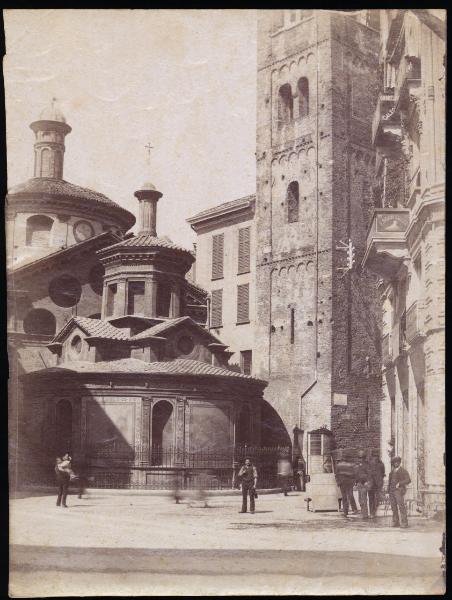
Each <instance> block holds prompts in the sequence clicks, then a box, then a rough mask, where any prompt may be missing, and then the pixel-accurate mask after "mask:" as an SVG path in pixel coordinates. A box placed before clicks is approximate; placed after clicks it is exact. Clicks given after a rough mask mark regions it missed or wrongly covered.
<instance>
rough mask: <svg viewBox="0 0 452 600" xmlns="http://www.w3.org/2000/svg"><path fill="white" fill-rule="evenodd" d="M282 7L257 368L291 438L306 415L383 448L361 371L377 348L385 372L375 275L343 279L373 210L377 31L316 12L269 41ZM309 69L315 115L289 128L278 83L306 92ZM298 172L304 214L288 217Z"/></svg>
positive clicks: (261, 115) (260, 194) (269, 111)
mask: <svg viewBox="0 0 452 600" xmlns="http://www.w3.org/2000/svg"><path fill="white" fill-rule="evenodd" d="M275 12H276V11H269V12H268V13H266V14H264V15H261V16H260V24H259V27H258V31H259V43H258V69H259V70H258V108H257V110H258V114H257V203H256V229H257V242H258V243H257V257H256V258H257V269H256V272H257V275H256V279H257V290H256V296H257V326H256V342H255V346H256V347H258V348H260V350H261V352H260V356H259V362H258V364H257V365H256V367H257V369H258V372H257V375H258V376H261V377H264V378H266V379H268V380H269V386H268V388H267V390H266V392H265V398H266V399H267V400H268V401H269V402H270V404H271V405H272V406H274V408H275V409H276V410H277V411H278V413H279V414H280V416H281V418H282V419H283V421H284V424H285V426H286V428H287V430H288V432H289V434H291V433H292V430H293V427H294V426H296V425H298V424H299V416H300V412H301V427H302V429H304V430H305V431H308V430H310V429H314V428H317V427H320V426H322V425H326V426H327V427H332V429H333V431H335V432H337V435H336V442H337V443H338V444H340V445H347V444H350V443H351V442H352V441H356V440H357V439H359V440H360V441H362V442H363V443H365V445H366V446H367V445H369V443H371V444H372V445H374V446H377V445H378V441H379V394H380V392H379V385H378V382H376V381H374V379H375V377H373V378H372V377H371V378H370V379H369V378H364V377H363V376H362V374H363V367H364V365H365V364H367V363H366V360H365V359H366V356H369V360H370V365H371V368H372V370H373V372H374V373H375V372H379V367H378V365H379V320H378V312H377V311H376V309H375V303H374V296H375V293H376V287H375V280H374V279H373V278H372V277H370V276H368V275H365V274H362V273H360V272H358V271H355V272H354V273H353V274H352V275H349V276H346V277H344V278H341V275H342V273H341V272H339V271H337V268H338V267H342V266H345V261H346V256H345V253H343V252H339V251H337V250H336V245H337V243H338V242H339V241H340V240H344V241H345V240H347V238H348V237H351V238H352V239H353V242H354V244H355V245H356V246H357V249H358V251H357V254H358V256H357V259H358V260H357V263H359V262H360V259H361V257H362V254H363V250H364V245H365V236H366V229H367V226H368V221H369V217H370V213H371V210H372V198H371V189H372V179H373V169H374V167H373V164H374V156H373V151H372V148H371V140H370V125H371V118H372V113H373V108H374V105H375V102H376V95H375V93H374V88H373V76H374V75H373V73H374V71H375V72H376V65H377V50H378V35H377V34H376V33H375V32H373V31H371V30H369V29H367V28H366V27H364V26H362V25H360V24H358V23H356V22H354V21H353V20H352V19H350V18H348V17H342V16H338V15H330V14H327V13H324V12H322V11H317V12H316V14H317V26H316V19H308V20H307V21H306V22H302V23H300V24H299V25H298V26H296V27H293V28H291V29H288V30H286V31H282V32H281V33H278V34H275V35H273V36H272V37H270V36H269V31H271V29H272V23H271V21H272V14H273V15H274V13H275ZM299 77H307V78H308V81H309V102H310V109H309V115H308V117H305V118H302V119H294V122H293V123H291V124H288V125H283V126H281V124H280V122H279V121H278V111H277V106H276V103H277V102H278V91H279V88H280V86H281V85H283V84H285V83H286V82H289V83H290V84H291V85H292V89H295V86H296V82H297V80H298V78H299ZM294 101H295V102H296V101H297V99H296V98H295V99H294ZM316 163H317V166H316ZM293 180H297V181H298V182H299V188H300V204H299V206H300V212H299V221H298V222H296V223H288V222H287V216H286V214H287V200H286V189H287V186H288V184H289V183H290V182H291V181H293ZM316 190H318V194H317V193H316ZM317 215H318V229H317V226H316V216H317ZM317 236H318V250H319V254H318V269H317V262H316V252H315V247H316V241H317ZM316 292H317V311H316V300H315V297H316ZM292 309H294V310H295V328H294V336H293V340H292V336H291V333H292V332H291V328H290V315H291V310H292ZM316 318H317V323H316ZM316 329H317V343H316ZM315 380H317V383H315V385H314V386H313V388H312V390H311V391H310V392H309V393H308V394H307V395H306V396H304V398H303V400H302V402H301V396H302V395H303V392H304V391H305V390H306V388H308V387H309V386H310V385H311V384H312V383H313V382H314V381H315ZM334 392H338V393H346V394H348V406H347V407H346V408H345V407H333V409H332V394H333V393H334ZM369 396H370V397H369ZM300 402H301V408H300ZM357 430H358V431H359V433H358V435H357ZM305 437H306V436H305Z"/></svg>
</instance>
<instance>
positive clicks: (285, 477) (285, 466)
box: [278, 456, 292, 496]
mask: <svg viewBox="0 0 452 600" xmlns="http://www.w3.org/2000/svg"><path fill="white" fill-rule="evenodd" d="M291 477H292V466H291V464H290V460H289V459H288V458H287V456H285V457H281V458H279V459H278V481H279V485H280V487H281V489H282V491H283V493H284V496H287V492H288V491H289V489H290V479H291Z"/></svg>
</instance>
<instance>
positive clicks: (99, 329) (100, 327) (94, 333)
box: [74, 317, 130, 340]
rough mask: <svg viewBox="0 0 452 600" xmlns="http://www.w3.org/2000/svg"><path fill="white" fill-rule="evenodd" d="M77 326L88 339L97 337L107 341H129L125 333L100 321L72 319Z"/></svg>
mask: <svg viewBox="0 0 452 600" xmlns="http://www.w3.org/2000/svg"><path fill="white" fill-rule="evenodd" d="M74 321H75V323H77V325H79V326H80V327H81V328H82V329H83V330H84V331H86V333H87V334H88V335H89V336H90V337H99V338H104V339H107V340H129V339H130V336H129V335H128V333H127V331H124V330H123V329H118V328H117V327H114V326H113V325H111V323H109V322H108V321H103V320H102V319H89V318H88V317H74Z"/></svg>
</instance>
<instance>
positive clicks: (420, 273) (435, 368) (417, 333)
mask: <svg viewBox="0 0 452 600" xmlns="http://www.w3.org/2000/svg"><path fill="white" fill-rule="evenodd" d="M379 12H380V16H381V43H380V48H381V51H380V76H379V96H378V102H377V106H376V110H375V113H374V119H373V125H372V141H373V145H374V148H375V150H376V156H377V160H376V180H375V187H374V196H375V204H376V207H377V208H376V210H375V212H374V215H373V218H372V222H371V226H370V228H369V232H368V236H367V248H366V254H365V257H364V261H363V265H364V267H365V268H366V269H368V270H371V271H373V272H374V273H376V274H377V275H378V276H379V277H380V281H379V292H380V295H381V308H382V311H383V331H382V340H381V344H382V358H383V402H382V419H381V436H382V437H381V440H382V442H381V443H382V447H384V448H387V449H388V453H389V454H397V455H400V456H401V457H402V459H403V462H404V465H405V467H406V468H407V469H408V471H409V472H410V475H411V479H412V487H411V489H410V491H409V493H410V494H411V495H412V498H413V499H414V500H416V501H418V502H419V503H420V504H421V505H422V506H423V507H424V509H425V511H426V512H433V511H434V510H435V509H436V508H437V507H438V506H440V505H443V504H444V493H445V479H444V478H445V468H444V467H445V464H444V451H445V446H444V442H445V439H444V438H445V390H444V375H445V364H444V353H445V342H444V307H445V295H444V284H445V266H444V213H445V209H444V202H445V51H446V50H445V39H446V27H445V11H444V10H381V11H379ZM385 454H386V453H385Z"/></svg>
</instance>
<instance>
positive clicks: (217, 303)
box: [210, 290, 223, 327]
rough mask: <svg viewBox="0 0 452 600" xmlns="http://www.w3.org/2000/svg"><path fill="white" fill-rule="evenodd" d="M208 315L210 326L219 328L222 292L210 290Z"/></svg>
mask: <svg viewBox="0 0 452 600" xmlns="http://www.w3.org/2000/svg"><path fill="white" fill-rule="evenodd" d="M210 315H211V316H210V326H211V327H221V326H222V324H223V290H212V303H211V307H210Z"/></svg>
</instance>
